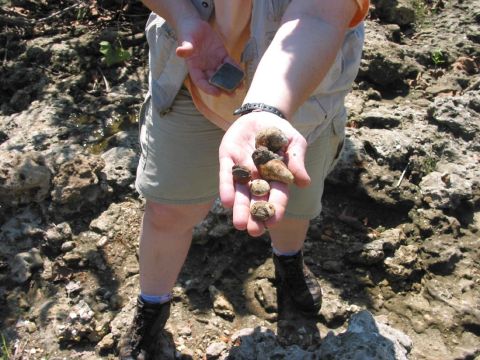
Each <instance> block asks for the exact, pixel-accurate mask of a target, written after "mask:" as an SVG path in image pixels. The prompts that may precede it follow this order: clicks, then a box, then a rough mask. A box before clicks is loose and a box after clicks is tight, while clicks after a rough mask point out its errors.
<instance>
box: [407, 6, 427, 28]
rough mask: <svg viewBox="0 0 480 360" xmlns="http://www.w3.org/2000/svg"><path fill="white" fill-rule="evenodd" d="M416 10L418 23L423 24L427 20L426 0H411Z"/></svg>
mask: <svg viewBox="0 0 480 360" xmlns="http://www.w3.org/2000/svg"><path fill="white" fill-rule="evenodd" d="M410 1H411V4H412V7H413V10H414V11H415V19H416V25H422V24H424V23H425V21H426V20H427V15H428V6H427V4H426V2H425V0H410Z"/></svg>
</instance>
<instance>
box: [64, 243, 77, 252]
mask: <svg viewBox="0 0 480 360" xmlns="http://www.w3.org/2000/svg"><path fill="white" fill-rule="evenodd" d="M75 246H77V244H76V243H75V241H65V242H64V243H63V244H62V246H61V250H62V252H64V253H68V252H69V251H72V250H73V249H75Z"/></svg>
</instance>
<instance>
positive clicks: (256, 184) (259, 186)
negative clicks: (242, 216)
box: [250, 179, 270, 196]
mask: <svg viewBox="0 0 480 360" xmlns="http://www.w3.org/2000/svg"><path fill="white" fill-rule="evenodd" d="M269 191H270V184H269V183H268V182H267V181H265V180H263V179H255V180H253V181H252V183H251V184H250V193H251V194H252V195H255V196H263V195H267V194H268V193H269Z"/></svg>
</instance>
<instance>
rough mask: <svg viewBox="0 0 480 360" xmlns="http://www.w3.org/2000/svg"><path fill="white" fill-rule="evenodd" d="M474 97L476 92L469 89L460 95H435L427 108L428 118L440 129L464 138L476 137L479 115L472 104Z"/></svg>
mask: <svg viewBox="0 0 480 360" xmlns="http://www.w3.org/2000/svg"><path fill="white" fill-rule="evenodd" d="M474 99H478V92H475V91H470V92H467V93H466V94H464V95H462V96H448V97H437V98H435V100H434V102H433V104H431V105H430V106H429V108H428V119H429V121H430V122H432V123H433V124H436V125H438V126H439V127H441V129H445V130H447V131H449V132H451V133H452V134H453V135H455V136H459V137H461V138H463V139H464V140H467V141H470V140H473V139H474V138H475V137H477V138H478V134H479V132H480V122H479V121H478V119H479V116H480V115H479V112H478V109H476V107H475V105H474V104H476V102H475V100H474ZM472 104H473V106H472Z"/></svg>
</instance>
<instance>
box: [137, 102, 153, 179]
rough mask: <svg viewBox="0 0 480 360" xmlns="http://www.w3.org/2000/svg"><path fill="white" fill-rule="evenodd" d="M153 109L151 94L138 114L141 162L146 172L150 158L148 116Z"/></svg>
mask: <svg viewBox="0 0 480 360" xmlns="http://www.w3.org/2000/svg"><path fill="white" fill-rule="evenodd" d="M150 107H151V96H150V94H148V95H147V97H146V98H145V101H144V102H143V104H142V106H141V108H140V113H139V114H138V142H139V144H140V152H141V153H140V162H143V169H144V170H145V166H146V165H147V157H148V146H147V144H148V136H149V135H148V132H147V128H146V126H145V123H146V119H147V114H148V112H149V111H151V110H150Z"/></svg>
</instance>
